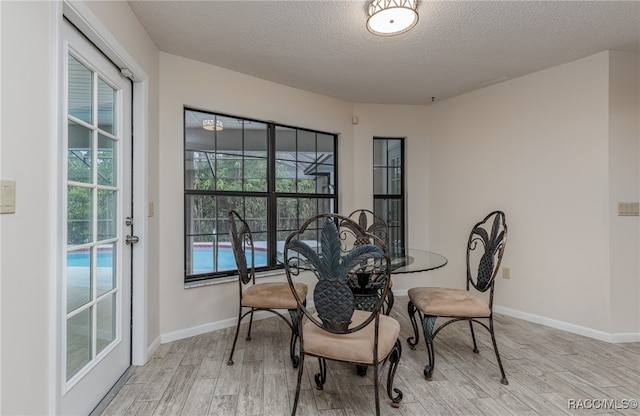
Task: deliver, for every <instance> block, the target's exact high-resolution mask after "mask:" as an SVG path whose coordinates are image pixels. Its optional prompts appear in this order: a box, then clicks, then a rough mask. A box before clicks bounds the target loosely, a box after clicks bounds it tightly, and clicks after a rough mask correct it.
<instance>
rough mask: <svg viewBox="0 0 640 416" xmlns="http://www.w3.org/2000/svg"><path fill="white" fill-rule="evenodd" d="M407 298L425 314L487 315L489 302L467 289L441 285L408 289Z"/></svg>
mask: <svg viewBox="0 0 640 416" xmlns="http://www.w3.org/2000/svg"><path fill="white" fill-rule="evenodd" d="M409 299H411V302H413V304H414V305H415V306H416V307H417V308H418V310H420V311H421V312H422V313H423V314H425V315H430V316H450V317H463V316H465V317H466V316H474V317H483V318H485V317H489V316H490V315H491V310H490V309H489V304H488V303H487V302H486V301H485V300H484V299H482V298H480V297H478V296H475V295H473V294H471V293H469V291H467V290H462V289H449V288H442V287H415V288H412V289H409Z"/></svg>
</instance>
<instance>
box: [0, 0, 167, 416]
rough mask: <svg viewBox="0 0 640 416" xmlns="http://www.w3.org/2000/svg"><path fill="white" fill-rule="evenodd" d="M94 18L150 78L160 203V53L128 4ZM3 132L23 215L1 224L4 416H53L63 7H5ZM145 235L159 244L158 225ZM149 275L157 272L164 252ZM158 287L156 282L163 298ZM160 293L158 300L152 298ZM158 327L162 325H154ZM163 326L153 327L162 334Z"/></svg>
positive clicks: (1, 168)
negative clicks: (110, 31)
mask: <svg viewBox="0 0 640 416" xmlns="http://www.w3.org/2000/svg"><path fill="white" fill-rule="evenodd" d="M90 6H91V8H92V9H93V10H94V13H95V14H96V15H98V16H99V17H100V19H102V21H103V22H105V24H107V25H109V27H111V28H112V29H113V30H112V33H113V34H114V36H115V37H116V39H117V40H118V41H119V42H120V43H121V45H124V47H125V48H126V50H127V51H128V53H129V54H130V55H131V56H134V57H135V60H136V61H137V63H138V64H139V65H140V66H141V67H142V69H143V70H144V72H146V74H147V75H148V77H149V83H148V85H149V86H148V96H149V98H150V99H149V101H148V102H147V103H146V109H147V111H148V112H149V115H148V125H147V126H145V131H146V132H147V133H148V135H149V137H151V138H152V139H151V140H150V145H149V149H148V152H149V158H150V159H152V160H151V161H150V163H148V165H147V168H148V170H147V171H144V172H139V174H140V175H143V176H148V177H149V184H148V186H149V190H148V191H147V192H148V193H149V195H150V197H151V198H154V197H155V196H156V195H157V187H158V183H157V174H156V172H157V146H156V145H155V144H154V138H157V136H158V128H157V106H158V98H157V94H158V93H157V82H158V80H157V71H158V63H157V59H158V52H157V49H156V48H155V46H154V44H153V43H152V42H151V41H150V38H149V37H148V35H147V34H146V32H144V30H142V26H141V25H140V23H139V22H138V20H137V19H136V18H135V16H134V15H133V13H132V11H131V10H130V8H129V6H128V4H127V3H126V2H104V3H95V4H94V3H92V4H91V5H90ZM0 9H1V18H2V21H1V23H0V24H1V26H2V39H1V41H2V45H1V47H0V53H1V55H2V59H1V62H2V71H1V75H2V79H1V81H0V82H1V86H2V88H1V94H2V104H1V106H0V108H2V126H1V132H0V177H2V178H3V179H13V180H15V181H16V185H17V190H16V213H15V214H4V215H1V216H0V238H1V246H2V251H1V253H0V278H1V281H2V290H1V291H0V305H1V306H0V307H1V320H2V321H1V322H0V328H1V329H2V339H1V343H2V345H1V348H0V350H1V356H0V368H1V369H2V374H1V386H0V387H1V390H0V397H1V399H2V400H1V407H0V414H6V415H14V414H33V415H50V414H55V413H56V412H55V383H54V375H53V372H54V366H55V363H54V361H55V359H54V357H55V356H56V353H57V350H56V348H57V346H56V345H55V339H54V331H55V313H54V311H55V309H54V302H55V293H54V282H55V281H56V278H57V276H56V268H57V266H58V265H57V263H56V253H57V243H58V242H59V241H60V240H59V238H58V236H57V235H56V232H57V218H58V214H59V213H58V212H57V211H56V207H57V206H59V205H58V204H59V203H60V201H59V198H58V195H57V192H56V191H57V189H58V181H59V178H58V173H59V172H58V165H57V159H58V157H57V156H58V154H57V152H58V145H57V143H58V135H57V126H58V124H57V117H58V102H59V101H58V99H59V97H58V90H57V88H58V83H59V80H60V77H59V72H58V60H59V59H60V58H61V57H60V56H59V53H60V52H59V44H58V41H59V36H60V33H61V32H60V31H61V27H62V26H61V25H62V4H61V3H60V2H51V1H38V2H8V1H2V2H0ZM147 232H148V233H149V235H150V236H151V238H153V239H154V240H157V234H158V232H157V225H154V221H149V225H148V227H147ZM149 257H150V258H152V259H154V261H153V262H151V263H150V264H149V265H147V266H148V270H149V271H150V273H152V274H153V273H157V262H155V259H156V258H157V247H156V248H154V246H153V244H151V245H150V249H149ZM153 281H155V282H156V283H155V289H154V284H153ZM153 281H152V283H151V284H149V294H150V295H151V299H150V300H149V306H150V307H149V310H148V311H147V312H146V314H145V315H147V316H148V317H149V319H148V321H149V322H150V324H149V325H147V330H148V331H149V333H150V334H149V335H147V336H146V338H150V339H153V338H157V336H158V334H159V323H158V320H157V319H158V318H157V316H158V313H157V310H158V296H157V292H158V284H157V276H154V279H153ZM154 291H155V294H154ZM154 321H155V325H154ZM154 326H155V327H154Z"/></svg>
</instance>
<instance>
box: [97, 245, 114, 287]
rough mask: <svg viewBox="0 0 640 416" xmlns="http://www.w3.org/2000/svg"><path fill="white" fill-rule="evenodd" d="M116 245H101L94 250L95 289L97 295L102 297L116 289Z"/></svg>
mask: <svg viewBox="0 0 640 416" xmlns="http://www.w3.org/2000/svg"><path fill="white" fill-rule="evenodd" d="M115 249H116V245H115V243H111V244H102V245H99V246H97V249H96V257H97V260H96V261H97V264H96V273H97V276H96V281H97V283H96V288H97V295H98V296H102V295H104V294H105V293H107V292H108V291H110V290H112V289H114V288H115V287H116V280H115V279H116V251H115Z"/></svg>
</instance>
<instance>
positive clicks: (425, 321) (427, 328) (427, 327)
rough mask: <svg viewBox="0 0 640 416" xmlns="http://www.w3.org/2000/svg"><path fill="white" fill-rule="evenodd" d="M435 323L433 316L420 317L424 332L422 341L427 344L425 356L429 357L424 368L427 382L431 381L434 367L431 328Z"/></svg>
mask: <svg viewBox="0 0 640 416" xmlns="http://www.w3.org/2000/svg"><path fill="white" fill-rule="evenodd" d="M435 323H436V317H435V316H429V315H424V316H423V317H422V331H423V332H424V341H425V343H426V344H427V355H428V357H429V363H428V364H427V365H426V366H425V367H424V377H425V378H426V379H427V380H431V376H432V375H433V367H434V366H435V354H434V352H433V328H434V326H435Z"/></svg>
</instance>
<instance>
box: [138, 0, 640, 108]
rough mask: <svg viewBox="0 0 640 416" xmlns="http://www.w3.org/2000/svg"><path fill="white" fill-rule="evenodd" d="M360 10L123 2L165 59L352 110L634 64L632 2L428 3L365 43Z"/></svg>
mask: <svg viewBox="0 0 640 416" xmlns="http://www.w3.org/2000/svg"><path fill="white" fill-rule="evenodd" d="M367 3H368V1H364V0H363V1H329V0H315V1H313V0H297V1H167V0H163V1H153V0H145V1H129V4H130V5H131V7H132V9H133V11H134V12H135V13H136V15H137V16H138V18H139V19H140V22H142V24H143V25H144V26H145V28H146V29H147V31H148V32H149V34H150V36H151V38H152V39H153V41H154V42H155V44H156V45H157V46H158V48H159V49H160V50H161V51H164V52H167V53H170V54H174V55H179V56H183V57H186V58H190V59H194V60H197V61H201V62H206V63H210V64H213V65H217V66H220V67H223V68H227V69H230V70H233V71H236V72H241V73H244V74H248V75H252V76H255V77H258V78H262V79H265V80H269V81H273V82H277V83H280V84H284V85H288V86H291V87H296V88H300V89H303V90H307V91H312V92H316V93H319V94H323V95H327V96H331V97H336V98H340V99H343V100H346V101H350V102H359V103H379V104H426V103H429V102H431V101H432V100H431V97H435V99H436V100H443V99H446V98H449V97H453V96H456V95H459V94H462V93H465V92H469V91H472V90H475V89H478V88H482V87H484V86H487V85H490V84H494V83H497V82H500V81H504V80H506V79H511V78H515V77H518V76H521V75H525V74H528V73H532V72H535V71H539V70H541V69H544V68H549V67H552V66H555V65H559V64H562V63H566V62H570V61H573V60H576V59H579V58H582V57H585V56H589V55H592V54H594V53H597V52H601V51H604V50H607V49H612V50H624V51H636V52H640V1H628V2H621V1H602V2H599V1H598V2H596V1H576V2H568V1H425V0H422V1H420V2H419V5H418V12H419V15H420V20H419V21H418V24H417V25H416V27H415V28H413V29H412V30H411V31H409V32H407V33H405V34H402V35H399V36H394V37H379V36H374V35H372V34H370V33H369V32H368V31H367V29H366V27H365V24H366V17H365V8H366V4H367Z"/></svg>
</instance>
